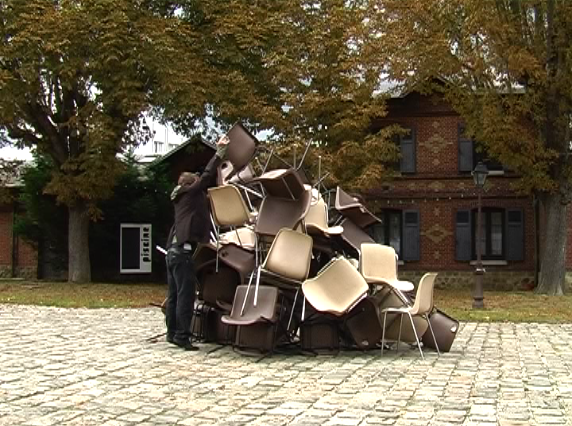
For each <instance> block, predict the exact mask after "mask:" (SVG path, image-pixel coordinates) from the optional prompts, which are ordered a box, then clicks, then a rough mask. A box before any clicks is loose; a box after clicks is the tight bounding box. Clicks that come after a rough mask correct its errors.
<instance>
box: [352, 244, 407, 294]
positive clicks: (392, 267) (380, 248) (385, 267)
mask: <svg viewBox="0 0 572 426" xmlns="http://www.w3.org/2000/svg"><path fill="white" fill-rule="evenodd" d="M360 271H361V273H362V275H363V277H364V278H365V280H366V281H367V283H368V284H371V285H389V286H391V287H392V288H393V289H396V290H399V291H402V292H405V293H407V292H410V291H413V290H414V289H415V286H414V285H413V283H411V282H409V281H401V280H399V279H398V278H397V253H395V249H394V248H393V247H391V246H385V245H382V244H375V243H362V245H361V250H360Z"/></svg>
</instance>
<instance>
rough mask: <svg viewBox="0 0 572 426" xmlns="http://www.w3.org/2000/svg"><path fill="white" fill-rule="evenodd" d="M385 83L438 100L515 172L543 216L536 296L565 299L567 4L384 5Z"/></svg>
mask: <svg viewBox="0 0 572 426" xmlns="http://www.w3.org/2000/svg"><path fill="white" fill-rule="evenodd" d="M377 3H378V13H377V14H376V18H375V19H376V21H377V24H378V25H379V28H380V29H383V34H384V37H383V40H380V50H379V52H380V55H382V56H383V60H384V61H387V63H388V72H389V76H390V77H391V78H394V79H396V80H398V81H400V82H405V84H406V85H409V86H412V85H422V84H423V83H424V82H427V81H431V80H434V79H435V77H441V78H444V80H445V81H446V82H447V83H446V84H445V85H441V86H440V87H435V86H433V87H432V88H433V89H436V90H441V91H442V92H443V93H444V95H445V96H446V98H447V99H448V100H449V101H450V102H451V103H452V104H453V106H454V107H455V108H456V109H457V110H458V111H459V112H460V113H461V115H462V116H463V117H464V119H465V120H466V122H467V125H468V128H469V132H470V133H471V134H472V135H474V136H477V137H478V139H479V140H481V141H483V143H482V144H483V149H486V150H487V151H488V153H489V154H490V155H491V156H492V157H494V158H496V159H498V160H500V161H501V162H502V163H503V164H505V165H507V166H508V167H509V168H511V169H512V170H514V171H516V172H518V173H519V174H520V175H521V176H522V179H521V180H520V183H519V187H518V189H519V190H521V191H525V192H528V193H536V194H537V195H538V197H539V199H540V200H541V203H542V205H543V207H544V211H545V214H546V219H545V226H544V229H545V235H544V241H545V246H544V250H543V252H542V253H541V278H540V282H539V285H538V287H537V291H538V292H540V293H546V294H552V295H559V294H562V289H563V284H564V275H565V271H566V269H565V268H566V267H565V260H566V256H565V253H566V244H567V241H566V238H567V233H566V232H563V230H565V229H567V220H566V210H567V206H568V204H569V203H570V200H571V196H572V190H571V172H572V157H571V156H570V126H571V117H572V115H571V114H572V62H571V59H572V57H571V51H570V42H571V40H572V3H571V2H568V1H560V0H541V1H539V0H496V1H481V0H447V1H442V0H429V1H424V2H417V1H414V0H380V1H378V2H377Z"/></svg>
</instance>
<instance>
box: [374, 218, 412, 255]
mask: <svg viewBox="0 0 572 426" xmlns="http://www.w3.org/2000/svg"><path fill="white" fill-rule="evenodd" d="M377 217H378V218H379V219H380V222H379V223H376V224H375V225H372V226H370V227H369V229H368V232H369V234H370V236H371V237H372V238H373V239H374V240H375V242H376V243H378V244H384V245H387V246H391V247H393V248H394V249H395V252H396V253H397V255H398V256H399V258H400V259H401V260H405V261H415V260H419V257H420V249H419V235H420V234H419V211H418V210H394V209H386V210H382V211H381V212H379V213H378V214H377Z"/></svg>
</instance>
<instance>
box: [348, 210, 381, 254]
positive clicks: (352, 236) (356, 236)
mask: <svg viewBox="0 0 572 426" xmlns="http://www.w3.org/2000/svg"><path fill="white" fill-rule="evenodd" d="M340 226H341V227H342V228H343V229H344V230H343V232H342V233H341V234H340V237H341V239H342V241H343V242H344V243H345V244H346V245H348V246H349V248H350V249H353V250H355V251H356V253H357V254H358V257H359V253H360V251H361V245H362V244H363V243H375V240H374V239H373V238H371V237H370V236H369V235H368V234H367V232H365V231H364V230H363V229H361V228H360V227H359V226H357V225H356V224H355V223H353V222H352V221H351V220H350V219H344V220H342V222H341V223H340Z"/></svg>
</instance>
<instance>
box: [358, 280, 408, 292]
mask: <svg viewBox="0 0 572 426" xmlns="http://www.w3.org/2000/svg"><path fill="white" fill-rule="evenodd" d="M366 281H367V283H368V284H374V285H381V286H384V285H388V286H390V287H392V288H394V289H396V290H399V291H401V292H402V293H409V292H411V291H413V290H414V289H415V285H414V284H413V283H412V282H409V281H401V280H383V281H381V280H366Z"/></svg>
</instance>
